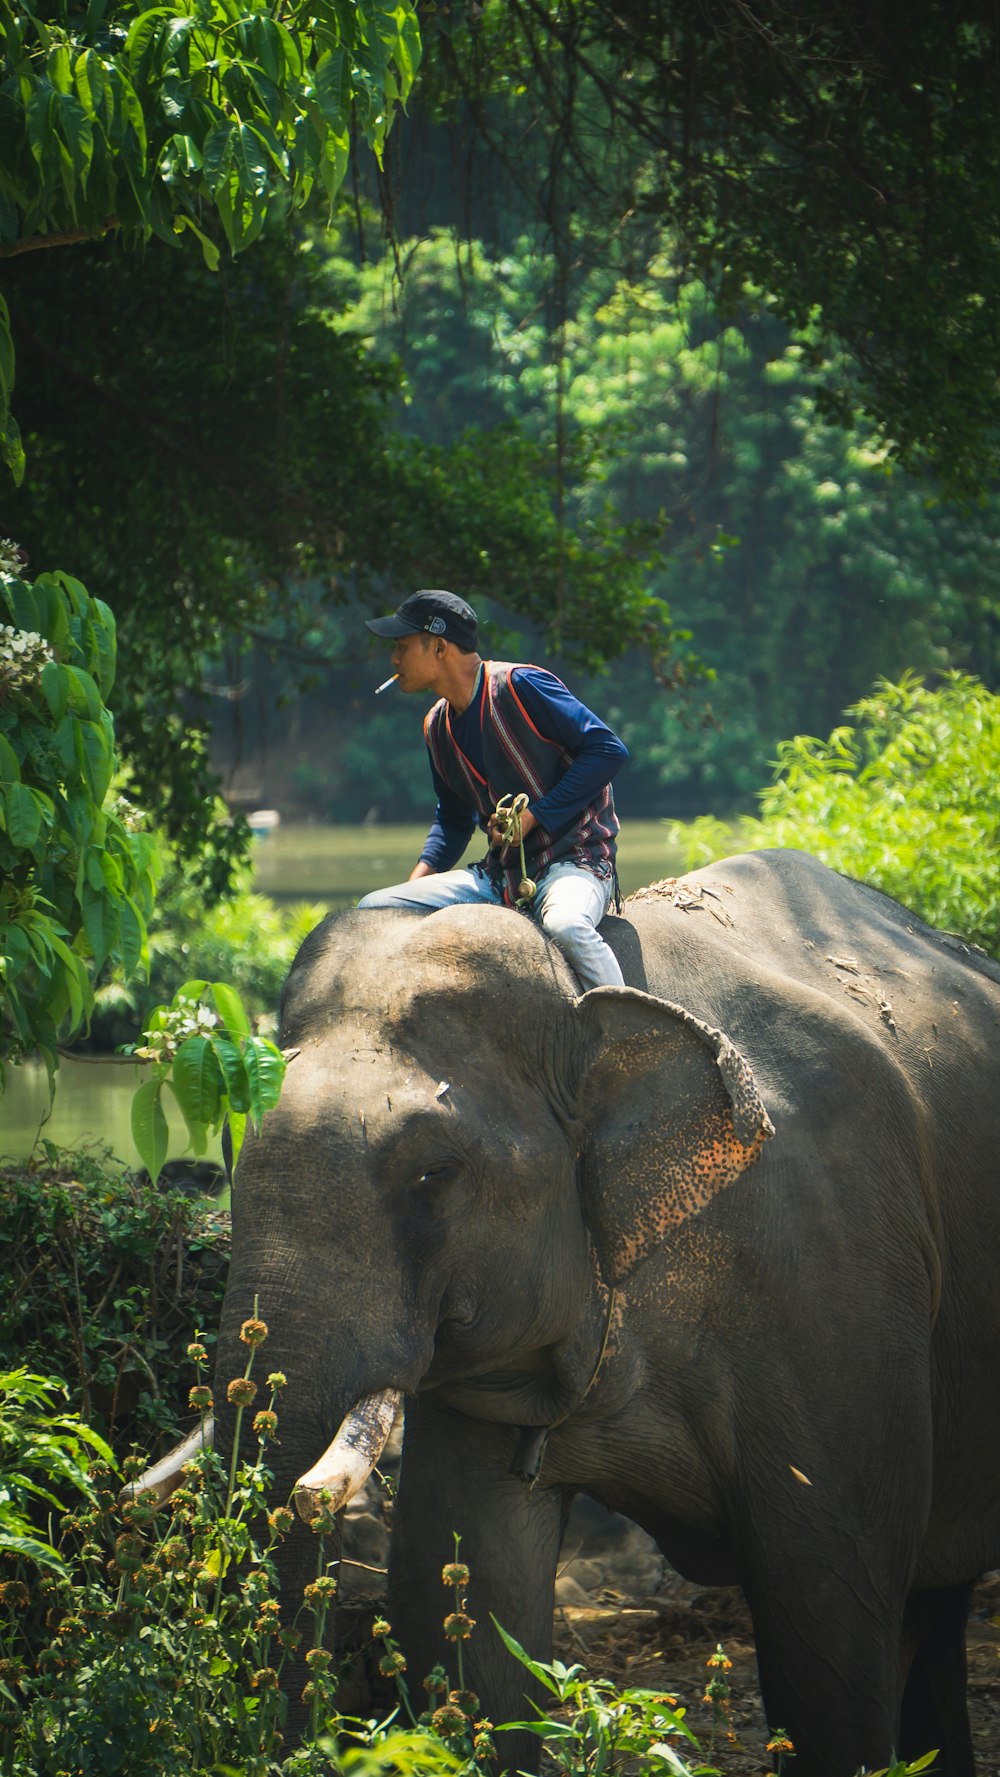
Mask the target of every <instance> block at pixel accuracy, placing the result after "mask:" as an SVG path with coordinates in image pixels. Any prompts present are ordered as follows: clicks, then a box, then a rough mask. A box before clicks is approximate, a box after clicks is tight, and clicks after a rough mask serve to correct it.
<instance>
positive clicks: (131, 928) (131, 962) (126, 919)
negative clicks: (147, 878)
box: [118, 896, 148, 981]
mask: <svg viewBox="0 0 1000 1777" xmlns="http://www.w3.org/2000/svg"><path fill="white" fill-rule="evenodd" d="M147 944H148V940H147V935H146V922H145V920H144V919H143V917H142V915H141V913H140V912H139V909H138V907H137V906H136V905H135V902H134V901H132V900H130V899H129V898H128V896H126V897H125V898H124V899H123V900H122V902H121V906H120V908H119V934H118V948H119V954H120V956H121V964H122V970H123V972H124V975H125V979H126V981H128V980H130V979H131V977H132V976H133V975H134V974H135V973H136V970H137V969H138V968H139V967H140V965H142V964H145V963H146V961H147Z"/></svg>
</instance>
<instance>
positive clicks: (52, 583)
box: [0, 543, 156, 1088]
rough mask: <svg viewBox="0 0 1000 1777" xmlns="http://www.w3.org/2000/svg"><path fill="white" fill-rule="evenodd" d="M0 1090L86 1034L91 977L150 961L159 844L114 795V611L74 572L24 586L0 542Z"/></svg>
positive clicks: (18, 566) (15, 559)
mask: <svg viewBox="0 0 1000 1777" xmlns="http://www.w3.org/2000/svg"><path fill="white" fill-rule="evenodd" d="M0 550H2V553H0V616H2V617H3V618H4V619H5V621H4V622H3V623H2V625H0V1088H2V1084H3V1062H4V1060H5V1059H6V1058H9V1057H13V1058H14V1059H15V1060H16V1059H17V1058H18V1057H19V1056H21V1055H24V1054H27V1053H29V1052H30V1051H31V1050H33V1049H37V1050H38V1051H39V1052H40V1053H41V1055H42V1056H43V1057H44V1059H45V1061H46V1065H47V1066H48V1068H49V1070H50V1073H51V1072H52V1070H53V1069H54V1067H55V1052H56V1044H57V1041H58V1040H59V1038H60V1036H62V1037H63V1038H69V1037H72V1036H73V1035H74V1034H76V1033H78V1032H79V1031H81V1030H83V1029H85V1027H86V1024H87V1021H88V1019H89V1016H90V1009H91V1006H92V1003H93V984H92V973H91V968H89V967H88V964H90V965H91V966H92V968H93V969H100V968H101V967H102V966H103V965H104V964H105V962H107V961H109V960H110V961H111V962H112V963H113V964H117V965H119V966H120V967H121V968H122V969H123V971H124V972H125V974H126V975H128V974H132V973H134V972H135V971H136V970H137V969H138V968H139V967H140V965H141V964H142V962H143V959H144V956H145V954H146V920H147V918H148V916H149V911H150V908H151V905H152V896H153V878H154V874H155V867H156V854H155V848H154V847H153V845H152V842H151V840H150V839H149V837H148V836H147V835H145V834H143V833H141V832H138V831H136V830H135V826H134V822H133V819H132V811H131V810H130V808H129V807H128V805H125V804H122V803H119V802H117V801H115V800H114V799H111V798H110V797H109V791H110V789H111V784H112V778H113V776H114V773H115V767H116V755H115V739H114V726H113V723H112V720H111V716H110V714H109V712H108V710H107V708H106V703H105V700H106V698H107V696H108V694H109V692H110V690H111V686H112V684H113V681H114V673H115V626H114V619H113V617H112V615H111V612H110V611H109V610H108V608H107V606H106V605H104V604H103V603H102V602H101V601H100V600H98V599H92V598H91V597H90V596H89V595H88V593H87V592H86V590H85V589H84V587H83V586H81V585H80V583H79V581H77V580H74V579H71V578H70V577H69V575H67V574H62V573H58V572H55V573H51V574H43V575H40V576H39V577H38V578H37V579H36V580H35V581H34V582H31V581H29V580H28V579H26V578H25V577H24V571H23V567H22V563H21V560H20V557H19V554H18V552H17V550H16V549H15V548H14V547H13V546H12V545H11V544H9V543H5V544H3V545H0Z"/></svg>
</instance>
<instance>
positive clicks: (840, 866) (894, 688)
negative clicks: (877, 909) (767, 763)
mask: <svg viewBox="0 0 1000 1777" xmlns="http://www.w3.org/2000/svg"><path fill="white" fill-rule="evenodd" d="M847 714H848V716H850V717H851V718H852V720H851V721H850V722H849V723H844V724H843V725H842V726H841V727H838V728H835V729H834V730H833V732H832V734H831V735H830V736H829V738H828V739H826V740H818V739H815V738H814V737H812V736H810V735H797V736H796V737H795V739H794V740H788V741H784V742H783V743H782V745H781V746H780V747H779V749H778V775H777V778H776V780H775V782H774V783H773V784H772V785H771V786H770V787H769V788H768V789H766V790H764V791H762V793H761V797H760V806H761V813H760V817H759V819H758V820H755V821H751V822H747V823H746V824H745V825H742V824H741V828H740V840H741V842H742V844H743V845H744V847H745V848H746V849H749V850H757V849H759V848H760V847H761V846H770V845H777V846H792V847H796V848H797V849H799V850H801V851H808V852H811V853H812V855H813V857H816V858H819V859H820V860H821V861H822V862H823V863H824V864H830V865H832V866H833V868H834V869H836V870H842V871H843V872H844V874H845V875H847V876H851V877H854V878H855V879H856V880H857V881H859V882H867V883H869V884H870V885H871V886H872V887H873V888H878V889H881V890H882V892H883V894H887V895H892V896H893V897H894V898H895V899H896V900H897V901H902V902H903V903H904V905H905V906H907V907H911V908H912V909H913V911H914V912H915V913H919V914H920V915H921V917H922V918H923V919H926V920H927V921H928V922H929V924H931V925H934V926H938V927H939V928H940V929H941V930H943V931H946V932H952V933H954V934H956V935H957V936H959V937H962V938H965V939H967V940H969V941H970V942H972V943H975V944H979V945H981V946H982V948H983V949H985V950H988V951H990V952H991V953H992V954H993V955H994V956H1000V854H998V852H997V844H996V836H997V830H998V828H1000V789H998V785H997V773H996V761H997V757H998V749H1000V696H997V695H996V694H995V693H993V692H991V691H987V690H986V688H985V687H984V686H983V685H981V684H980V683H979V681H978V680H977V679H974V678H971V677H970V676H968V675H966V674H963V673H949V674H947V675H946V677H945V678H944V680H943V682H942V683H941V685H940V686H939V687H938V688H937V689H935V690H932V689H931V688H930V687H929V686H927V685H926V684H924V683H923V682H922V680H920V679H919V678H917V677H915V676H912V675H910V676H907V677H904V678H903V679H902V680H901V681H900V683H899V684H898V685H891V684H889V683H888V682H887V681H885V680H882V681H881V682H880V683H879V684H877V685H876V686H875V688H874V690H873V691H872V693H871V695H870V696H869V697H866V698H863V699H862V700H861V702H860V703H857V704H855V705H854V707H853V708H852V709H850V710H848V711H847ZM677 836H678V837H679V835H677ZM732 837H733V836H732V832H731V831H730V830H729V829H727V828H723V827H722V826H721V824H720V823H718V822H711V821H708V822H695V823H694V825H693V828H689V829H688V840H687V843H688V850H689V855H690V857H691V859H692V861H695V860H697V862H699V863H703V862H705V861H706V859H707V858H708V857H720V856H722V855H723V853H724V852H727V851H731V850H732Z"/></svg>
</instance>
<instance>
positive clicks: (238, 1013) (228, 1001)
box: [211, 981, 250, 1037]
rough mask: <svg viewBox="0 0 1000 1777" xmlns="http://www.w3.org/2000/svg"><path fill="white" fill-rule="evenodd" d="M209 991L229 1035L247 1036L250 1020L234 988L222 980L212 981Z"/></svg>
mask: <svg viewBox="0 0 1000 1777" xmlns="http://www.w3.org/2000/svg"><path fill="white" fill-rule="evenodd" d="M211 993H212V998H213V1000H214V1001H215V1010H216V1011H217V1012H218V1014H219V1017H220V1018H221V1019H222V1022H223V1024H224V1025H225V1027H226V1029H227V1030H228V1032H229V1035H230V1036H231V1037H248V1036H249V1035H250V1020H249V1018H248V1017H247V1014H246V1011H245V1009H244V1006H243V1001H242V1000H241V999H240V996H239V994H238V993H237V992H236V989H235V988H233V987H228V986H227V985H226V983H225V982H224V981H213V982H212V987H211Z"/></svg>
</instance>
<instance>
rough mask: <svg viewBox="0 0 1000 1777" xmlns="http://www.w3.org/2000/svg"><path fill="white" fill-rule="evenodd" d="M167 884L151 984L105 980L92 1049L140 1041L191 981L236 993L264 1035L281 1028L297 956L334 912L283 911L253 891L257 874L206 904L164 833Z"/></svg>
mask: <svg viewBox="0 0 1000 1777" xmlns="http://www.w3.org/2000/svg"><path fill="white" fill-rule="evenodd" d="M157 843H158V846H159V849H160V855H161V871H162V874H161V880H160V883H159V887H158V890H157V896H156V906H155V909H154V910H153V913H152V916H151V918H150V923H149V978H148V981H146V982H142V981H136V980H133V981H131V982H130V983H129V984H128V986H126V985H125V983H124V982H122V980H121V979H120V978H119V977H115V978H111V979H108V980H105V981H104V982H103V983H102V984H101V985H100V986H99V987H98V989H97V992H96V995H95V1007H94V1014H93V1017H92V1020H91V1043H90V1046H91V1048H93V1049H95V1050H97V1051H100V1052H104V1053H108V1052H110V1051H111V1050H113V1049H116V1048H119V1047H120V1046H121V1045H122V1044H124V1043H134V1042H135V1041H136V1040H137V1036H138V1033H139V1031H140V1030H145V1029H146V1028H147V1027H148V1025H149V1020H150V1016H151V1014H152V1011H153V1008H154V1007H155V1006H158V1005H163V1004H166V1003H167V1002H168V1001H170V1000H172V999H173V997H174V995H175V993H176V992H177V990H178V988H179V987H181V986H182V985H183V983H184V982H186V981H189V980H190V979H191V978H192V977H198V978H200V979H202V980H205V981H225V982H228V983H229V985H230V986H232V987H233V988H235V990H236V992H237V993H238V994H239V996H240V998H241V1000H242V1001H243V1003H244V1005H245V1006H246V1008H247V1011H248V1012H249V1014H250V1017H251V1020H252V1022H253V1025H254V1028H255V1029H256V1030H258V1031H263V1032H265V1033H266V1032H267V1031H269V1030H271V1029H273V1027H274V1025H275V1023H276V1013H277V1009H278V1001H279V999H280V997H281V987H282V983H283V981H284V979H285V976H286V975H287V973H288V970H289V968H290V967H291V963H292V958H293V957H294V955H295V953H296V951H297V950H298V948H299V946H300V944H301V943H302V941H303V939H305V938H306V937H308V935H309V933H310V932H311V931H312V929H313V927H314V926H317V925H318V924H319V922H320V920H321V919H325V918H326V915H327V913H328V911H329V909H328V908H327V907H326V906H324V905H321V904H319V903H315V902H300V903H296V904H295V905H294V906H291V907H280V906H278V905H277V904H276V903H275V902H274V901H271V900H269V899H268V897H267V896H266V895H258V894H255V893H253V891H252V890H251V888H250V881H251V872H250V870H249V869H247V870H244V871H243V872H242V873H239V874H238V875H237V879H236V887H235V890H234V892H233V893H232V894H231V895H228V896H227V897H226V899H225V900H221V901H218V902H217V903H216V904H215V905H214V906H210V907H209V906H206V904H205V895H204V890H203V888H202V887H201V886H200V885H199V884H198V883H196V882H195V881H194V879H193V875H192V872H191V869H190V868H185V867H184V865H183V864H182V863H181V861H180V860H179V859H178V858H177V856H176V854H175V853H174V852H173V851H172V849H171V848H170V846H169V845H168V843H167V842H166V840H164V839H163V838H162V835H159V836H158V837H157Z"/></svg>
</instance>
